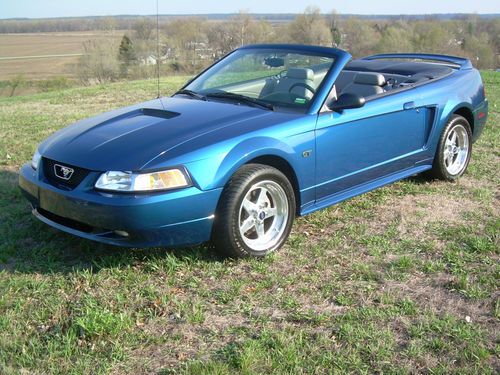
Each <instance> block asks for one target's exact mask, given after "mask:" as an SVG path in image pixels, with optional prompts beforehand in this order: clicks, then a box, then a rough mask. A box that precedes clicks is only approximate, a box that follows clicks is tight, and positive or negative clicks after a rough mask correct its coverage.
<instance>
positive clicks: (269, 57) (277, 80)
mask: <svg viewBox="0 0 500 375" xmlns="http://www.w3.org/2000/svg"><path fill="white" fill-rule="evenodd" d="M333 62H334V58H333V57H331V56H322V55H318V54H314V53H309V52H302V51H296V50H290V51H288V50H272V49H240V50H237V51H235V52H233V53H232V54H230V55H229V56H227V57H226V58H224V59H223V60H221V61H220V62H218V63H217V64H215V65H214V66H212V67H211V68H209V69H208V70H207V71H205V72H204V73H202V74H201V75H200V76H198V77H197V78H196V79H194V80H193V81H192V82H191V83H189V85H187V86H186V87H185V88H184V90H181V92H179V93H181V94H182V93H184V94H188V95H190V96H191V97H193V98H198V99H200V98H202V99H205V100H223V101H233V102H238V103H240V104H247V105H256V106H261V107H265V108H269V109H273V108H276V107H289V108H295V109H301V110H304V111H305V110H306V109H307V108H308V107H309V104H310V103H311V101H312V100H313V99H314V97H315V95H316V91H317V90H318V88H319V87H320V85H321V84H322V82H323V80H324V78H325V76H326V74H327V73H328V71H329V69H330V68H331V66H332V64H333Z"/></svg>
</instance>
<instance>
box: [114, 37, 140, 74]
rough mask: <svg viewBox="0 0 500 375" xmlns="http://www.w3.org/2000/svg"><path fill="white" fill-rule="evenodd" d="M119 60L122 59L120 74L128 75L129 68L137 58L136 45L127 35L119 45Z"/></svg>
mask: <svg viewBox="0 0 500 375" xmlns="http://www.w3.org/2000/svg"><path fill="white" fill-rule="evenodd" d="M118 60H119V61H120V75H121V76H122V77H125V76H127V74H128V69H129V67H130V65H131V64H133V63H134V61H135V60H136V56H135V51H134V46H133V44H132V41H131V40H130V38H129V37H128V36H127V35H124V36H123V38H122V41H121V42H120V47H118Z"/></svg>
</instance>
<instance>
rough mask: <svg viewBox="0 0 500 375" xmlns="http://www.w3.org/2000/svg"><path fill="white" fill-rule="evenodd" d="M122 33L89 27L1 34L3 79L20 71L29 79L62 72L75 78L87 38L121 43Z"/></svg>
mask: <svg viewBox="0 0 500 375" xmlns="http://www.w3.org/2000/svg"><path fill="white" fill-rule="evenodd" d="M122 36H123V31H119V30H117V31H115V32H113V33H105V32H104V31H88V32H60V33H30V34H0V81H1V80H9V79H12V78H13V77H15V76H16V75H19V74H22V75H23V76H24V78H26V79H27V80H40V79H50V78H54V77H60V76H65V77H69V78H74V77H76V73H75V65H76V64H77V63H78V56H75V55H77V54H81V53H83V52H84V50H83V42H85V41H87V40H96V41H99V40H103V39H116V41H117V43H119V42H120V39H121V37H122ZM63 55H68V56H63ZM71 55H73V56H71ZM37 56H38V57H37ZM42 56H43V57H42ZM49 56H54V57H49Z"/></svg>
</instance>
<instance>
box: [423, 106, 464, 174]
mask: <svg viewBox="0 0 500 375" xmlns="http://www.w3.org/2000/svg"><path fill="white" fill-rule="evenodd" d="M471 151H472V132H471V128H470V125H469V122H468V121H467V120H466V119H465V118H463V117H462V116H458V115H453V117H452V118H451V120H450V121H449V122H448V123H447V124H446V126H445V127H444V129H443V133H442V134H441V138H440V139H439V145H438V149H437V151H436V156H435V158H434V163H433V166H432V169H431V171H430V172H431V175H432V176H433V177H434V178H438V179H441V180H448V181H454V180H456V179H457V178H459V177H460V176H461V175H463V174H464V172H465V170H466V169H467V166H468V165H469V161H470V156H471Z"/></svg>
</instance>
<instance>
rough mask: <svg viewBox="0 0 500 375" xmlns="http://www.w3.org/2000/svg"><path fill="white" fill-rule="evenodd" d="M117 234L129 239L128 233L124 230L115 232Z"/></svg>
mask: <svg viewBox="0 0 500 375" xmlns="http://www.w3.org/2000/svg"><path fill="white" fill-rule="evenodd" d="M115 234H117V235H119V236H120V237H128V233H127V232H125V231H124V230H115Z"/></svg>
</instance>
